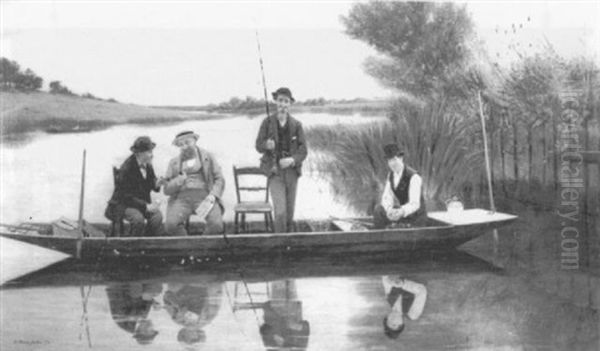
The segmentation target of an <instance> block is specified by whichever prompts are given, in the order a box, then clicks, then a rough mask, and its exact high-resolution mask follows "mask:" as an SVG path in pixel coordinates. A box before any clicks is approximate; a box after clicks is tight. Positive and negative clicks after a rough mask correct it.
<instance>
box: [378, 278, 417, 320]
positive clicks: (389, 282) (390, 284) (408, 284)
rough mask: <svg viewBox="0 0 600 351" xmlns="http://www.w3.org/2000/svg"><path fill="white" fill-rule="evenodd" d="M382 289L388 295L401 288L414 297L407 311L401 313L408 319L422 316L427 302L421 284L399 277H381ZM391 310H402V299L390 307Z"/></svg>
mask: <svg viewBox="0 0 600 351" xmlns="http://www.w3.org/2000/svg"><path fill="white" fill-rule="evenodd" d="M382 281H383V289H384V291H385V294H386V295H387V294H389V293H390V291H391V290H392V288H394V287H396V288H401V289H403V290H406V291H408V292H409V293H411V294H414V295H415V300H414V301H413V303H412V305H411V306H410V308H409V310H408V311H402V312H403V313H404V314H405V315H406V316H407V317H408V318H410V319H412V320H415V319H417V318H419V317H421V315H422V314H423V309H424V308H425V301H426V300H427V288H426V287H425V285H423V284H421V283H417V282H414V281H412V280H408V279H402V278H400V276H389V275H386V276H383V277H382ZM392 308H393V309H398V308H399V309H400V310H402V298H399V299H398V300H396V302H395V303H394V306H392Z"/></svg>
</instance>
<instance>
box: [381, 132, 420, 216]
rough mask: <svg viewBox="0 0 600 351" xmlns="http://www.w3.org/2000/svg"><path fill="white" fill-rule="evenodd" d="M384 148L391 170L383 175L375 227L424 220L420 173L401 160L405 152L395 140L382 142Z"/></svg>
mask: <svg viewBox="0 0 600 351" xmlns="http://www.w3.org/2000/svg"><path fill="white" fill-rule="evenodd" d="M383 152H384V154H385V158H386V160H387V164H388V167H389V168H390V173H389V174H388V176H387V177H386V181H385V188H384V190H383V195H382V196H381V203H380V204H379V205H377V206H376V207H375V211H374V213H373V217H374V224H375V227H376V228H385V227H387V226H401V227H407V226H419V225H422V224H424V222H425V220H426V218H427V214H426V211H425V201H424V199H423V191H422V183H423V181H422V179H421V176H419V174H418V173H417V171H415V170H414V169H412V168H410V167H408V166H406V165H405V164H404V152H403V151H402V150H400V148H399V147H398V145H397V144H388V145H385V146H384V148H383Z"/></svg>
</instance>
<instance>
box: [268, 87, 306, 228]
mask: <svg viewBox="0 0 600 351" xmlns="http://www.w3.org/2000/svg"><path fill="white" fill-rule="evenodd" d="M272 96H273V99H275V102H276V103H277V112H276V113H275V114H272V115H271V116H267V117H266V118H265V119H264V120H263V121H262V123H261V125H260V130H259V132H258V136H257V137H256V150H257V151H258V152H260V153H261V154H262V158H261V160H260V161H261V162H260V168H261V169H262V171H263V172H264V173H265V174H266V175H267V177H268V178H269V190H270V191H271V199H272V201H273V210H274V212H275V220H274V222H275V223H274V227H275V231H276V232H278V233H286V232H292V231H294V228H293V224H294V208H295V203H296V188H297V185H298V178H299V177H300V175H301V174H302V161H304V159H305V158H306V154H307V147H306V140H305V138H304V130H303V129H302V124H301V123H300V122H299V121H298V120H296V119H295V118H294V117H292V116H291V115H290V114H289V108H290V105H291V104H292V103H293V102H294V101H295V100H294V97H293V96H292V92H291V91H290V89H288V88H279V89H277V91H275V92H273V93H272Z"/></svg>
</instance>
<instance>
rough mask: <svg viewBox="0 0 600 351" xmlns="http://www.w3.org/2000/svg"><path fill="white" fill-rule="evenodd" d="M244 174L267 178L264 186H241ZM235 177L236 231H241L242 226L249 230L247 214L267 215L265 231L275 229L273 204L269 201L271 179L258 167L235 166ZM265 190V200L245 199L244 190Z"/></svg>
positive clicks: (234, 209)
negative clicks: (240, 180)
mask: <svg viewBox="0 0 600 351" xmlns="http://www.w3.org/2000/svg"><path fill="white" fill-rule="evenodd" d="M243 176H254V177H256V176H262V177H264V179H265V183H264V184H265V185H264V186H260V185H259V186H240V183H239V178H241V177H243ZM233 179H234V181H235V194H236V196H237V204H236V205H235V207H234V208H233V211H234V212H235V219H234V225H235V232H236V233H239V232H240V227H241V228H242V229H243V230H244V231H247V226H246V214H248V213H256V214H263V215H264V217H265V232H269V231H270V232H272V231H274V226H273V206H271V204H270V203H269V180H268V178H267V177H266V176H265V174H264V173H263V172H262V171H261V170H260V168H258V167H240V168H238V167H236V166H233ZM262 191H264V192H265V200H264V201H243V200H242V196H241V193H242V192H262Z"/></svg>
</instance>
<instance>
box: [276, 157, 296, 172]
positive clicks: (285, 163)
mask: <svg viewBox="0 0 600 351" xmlns="http://www.w3.org/2000/svg"><path fill="white" fill-rule="evenodd" d="M293 165H294V159H293V158H291V157H285V158H282V159H281V160H279V167H280V168H281V169H285V168H288V167H291V166H293Z"/></svg>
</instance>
